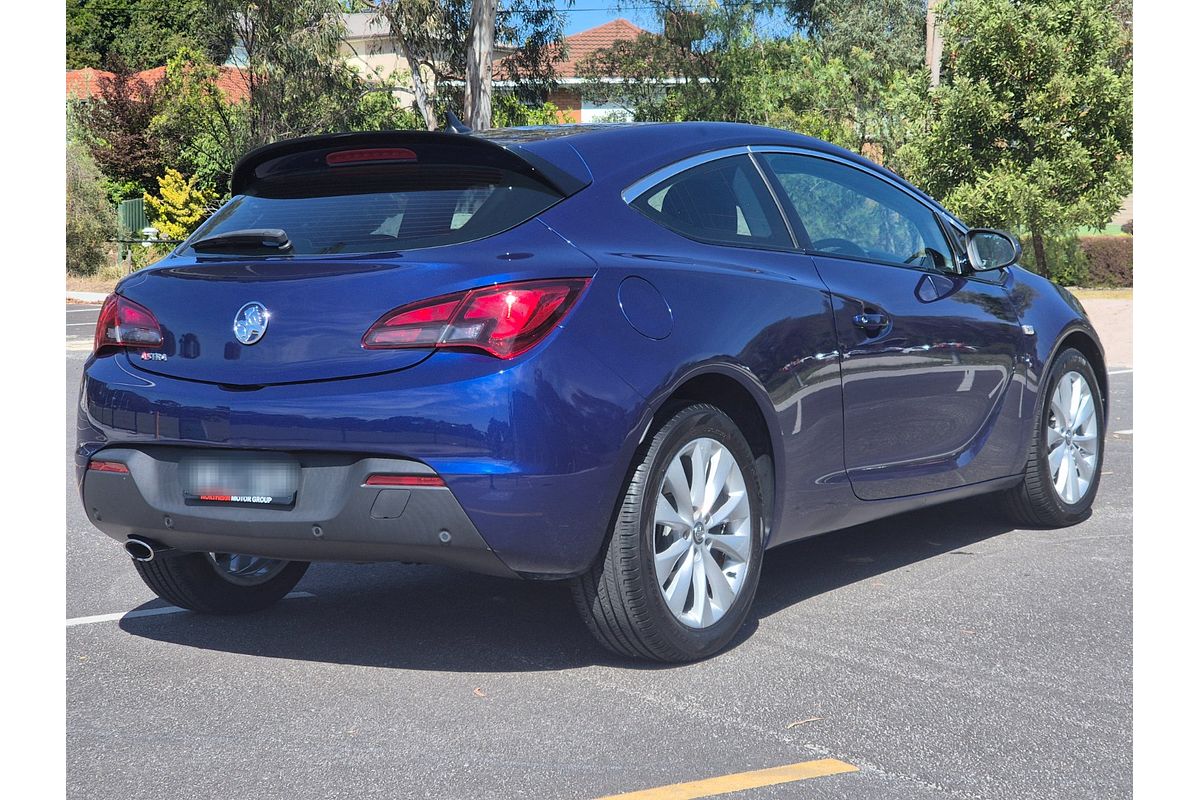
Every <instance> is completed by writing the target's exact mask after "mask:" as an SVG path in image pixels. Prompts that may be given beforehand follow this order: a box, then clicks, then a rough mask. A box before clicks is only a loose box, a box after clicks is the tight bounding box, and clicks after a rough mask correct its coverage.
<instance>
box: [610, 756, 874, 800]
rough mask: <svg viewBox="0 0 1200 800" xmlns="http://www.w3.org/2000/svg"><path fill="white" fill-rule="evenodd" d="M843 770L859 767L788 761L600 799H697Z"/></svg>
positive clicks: (830, 761)
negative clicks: (784, 763)
mask: <svg viewBox="0 0 1200 800" xmlns="http://www.w3.org/2000/svg"><path fill="white" fill-rule="evenodd" d="M843 772H858V767H856V766H854V765H853V764H847V763H846V762H845V761H838V760H837V759H836V758H821V759H818V760H816V761H801V762H800V763H799V764H788V765H787V766H783V767H771V768H770V769H758V770H755V771H753V772H737V773H734V774H733V775H722V776H721V777H719V778H705V779H704V780H702V781H690V782H688V783H673V784H671V785H670V786H659V787H658V788H656V789H642V790H640V791H636V792H626V793H625V794H612V795H608V796H607V797H601V798H600V800H616V799H617V798H621V800H695V798H699V797H713V796H715V795H719V794H729V793H730V792H741V791H744V790H746V789H757V788H759V787H762V786H775V785H777V784H780V783H792V782H793V781H802V780H806V779H808V778H823V777H825V776H826V775H839V774H841V773H843Z"/></svg>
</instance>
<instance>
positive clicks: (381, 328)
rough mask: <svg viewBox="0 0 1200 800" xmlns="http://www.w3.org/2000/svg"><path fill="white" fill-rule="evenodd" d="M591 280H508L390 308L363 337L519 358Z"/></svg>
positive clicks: (378, 343)
mask: <svg viewBox="0 0 1200 800" xmlns="http://www.w3.org/2000/svg"><path fill="white" fill-rule="evenodd" d="M587 284H588V279H587V278H562V279H556V280H546V281H522V282H519V283H502V284H499V285H497V286H488V287H486V288H482V289H472V290H471V291H467V292H459V293H457V294H451V295H445V296H443V297H435V298H433V299H430V300H421V301H419V302H416V303H410V304H409V305H406V306H401V307H400V308H397V309H394V310H392V311H389V312H388V313H386V314H384V315H383V316H382V317H380V319H379V321H378V322H376V323H375V324H374V325H372V326H371V327H370V329H369V330H368V331H367V332H366V334H365V335H364V336H363V341H362V346H363V347H365V348H367V349H368V350H380V349H388V348H405V347H420V348H429V347H456V348H470V349H473V350H482V351H483V352H485V353H488V354H489V355H493V356H495V357H496V358H513V357H514V356H518V355H520V354H521V353H524V352H525V351H526V350H528V349H529V348H531V347H533V346H534V345H535V344H537V343H538V342H540V341H541V340H542V339H543V338H545V336H546V335H547V334H548V333H549V332H550V331H551V330H553V328H554V326H555V325H557V324H558V322H559V321H560V320H562V318H563V317H564V316H565V315H566V313H567V312H568V311H570V310H571V306H573V305H574V304H575V301H576V300H577V299H578V298H579V295H580V293H581V292H582V291H583V289H584V287H586V286H587Z"/></svg>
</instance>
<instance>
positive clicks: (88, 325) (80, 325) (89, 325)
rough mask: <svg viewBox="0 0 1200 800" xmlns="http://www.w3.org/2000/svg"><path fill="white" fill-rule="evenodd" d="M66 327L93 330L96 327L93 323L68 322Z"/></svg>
mask: <svg viewBox="0 0 1200 800" xmlns="http://www.w3.org/2000/svg"><path fill="white" fill-rule="evenodd" d="M67 327H68V328H94V327H96V323H94V322H68V323H67Z"/></svg>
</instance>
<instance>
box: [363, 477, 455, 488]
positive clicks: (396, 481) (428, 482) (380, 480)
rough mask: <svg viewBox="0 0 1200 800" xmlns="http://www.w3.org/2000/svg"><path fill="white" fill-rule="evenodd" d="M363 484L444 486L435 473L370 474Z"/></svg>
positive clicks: (443, 482) (444, 483)
mask: <svg viewBox="0 0 1200 800" xmlns="http://www.w3.org/2000/svg"><path fill="white" fill-rule="evenodd" d="M363 485H364V486H445V485H446V482H445V481H443V480H442V479H441V478H439V477H438V476H437V475H371V476H369V477H368V478H367V480H366V482H365V483H364V484H363Z"/></svg>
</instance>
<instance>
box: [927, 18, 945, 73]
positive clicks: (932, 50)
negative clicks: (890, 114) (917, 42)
mask: <svg viewBox="0 0 1200 800" xmlns="http://www.w3.org/2000/svg"><path fill="white" fill-rule="evenodd" d="M938 2H939V0H929V4H928V5H927V6H926V7H925V66H927V67H929V85H930V86H937V85H938V84H940V83H941V82H942V32H941V31H939V30H938V26H937V7H938Z"/></svg>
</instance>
